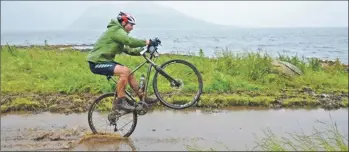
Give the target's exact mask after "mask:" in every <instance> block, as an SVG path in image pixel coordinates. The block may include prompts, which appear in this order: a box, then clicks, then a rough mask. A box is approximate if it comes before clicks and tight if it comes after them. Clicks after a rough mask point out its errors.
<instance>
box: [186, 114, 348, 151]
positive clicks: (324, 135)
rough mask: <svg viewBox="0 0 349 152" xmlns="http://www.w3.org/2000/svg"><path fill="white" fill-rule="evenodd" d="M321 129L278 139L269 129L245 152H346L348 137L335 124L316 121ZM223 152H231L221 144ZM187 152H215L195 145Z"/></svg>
mask: <svg viewBox="0 0 349 152" xmlns="http://www.w3.org/2000/svg"><path fill="white" fill-rule="evenodd" d="M318 122H319V123H320V124H321V125H322V127H313V131H312V132H310V133H305V132H304V131H303V130H302V131H300V132H292V133H288V135H289V136H288V137H285V136H284V137H280V136H278V135H276V134H275V133H273V132H272V131H271V130H270V129H269V128H268V129H267V130H264V131H263V133H264V136H263V137H262V138H261V139H258V138H257V140H256V143H257V145H256V146H255V147H254V148H252V149H246V150H247V151H261V150H262V151H348V136H345V135H343V133H341V132H340V131H339V130H338V128H337V124H336V123H334V122H333V121H332V120H331V121H329V122H321V121H318ZM223 146H224V148H225V150H228V151H232V150H231V149H230V148H228V147H227V146H225V145H224V144H223ZM186 148H187V150H188V151H217V150H215V149H213V148H210V149H202V148H200V147H199V146H197V145H195V146H193V145H186Z"/></svg>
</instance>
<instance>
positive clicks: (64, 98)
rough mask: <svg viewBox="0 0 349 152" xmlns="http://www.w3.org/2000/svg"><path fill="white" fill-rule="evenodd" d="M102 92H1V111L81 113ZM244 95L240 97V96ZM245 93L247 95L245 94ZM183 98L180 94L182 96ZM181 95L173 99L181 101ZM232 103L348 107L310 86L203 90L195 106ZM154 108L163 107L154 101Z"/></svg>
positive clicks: (339, 96)
mask: <svg viewBox="0 0 349 152" xmlns="http://www.w3.org/2000/svg"><path fill="white" fill-rule="evenodd" d="M100 95H101V94H89V93H83V94H74V95H69V94H62V93H52V94H33V93H21V94H13V93H12V94H10V93H8V94H2V96H1V101H0V104H1V113H8V112H14V111H32V112H36V113H39V112H46V111H49V112H53V113H66V114H68V113H82V112H87V111H88V109H89V106H90V105H91V103H92V102H93V100H94V99H96V98H97V97H98V96H100ZM241 97H243V98H241ZM245 97H246V98H245ZM181 98H183V97H181ZM181 98H178V99H173V100H177V101H174V102H180V100H181ZM184 99H185V97H184ZM231 106H251V107H267V108H272V109H279V108H301V109H302V108H306V109H308V108H324V109H329V110H330V109H338V108H343V107H348V94H347V93H345V92H342V93H333V94H319V93H316V92H315V91H313V90H312V89H311V88H303V89H298V90H282V91H281V93H278V94H263V93H258V92H236V93H231V94H202V96H201V99H200V101H199V102H198V104H197V105H196V107H200V108H209V109H210V108H226V107H231ZM153 107H154V108H163V106H162V105H161V103H157V104H156V105H154V106H153Z"/></svg>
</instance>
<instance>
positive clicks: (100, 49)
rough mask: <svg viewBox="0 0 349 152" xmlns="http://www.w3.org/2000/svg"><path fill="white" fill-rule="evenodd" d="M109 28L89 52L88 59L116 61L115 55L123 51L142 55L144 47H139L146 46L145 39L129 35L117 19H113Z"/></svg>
mask: <svg viewBox="0 0 349 152" xmlns="http://www.w3.org/2000/svg"><path fill="white" fill-rule="evenodd" d="M107 28H108V29H107V30H106V31H105V32H104V33H103V35H102V36H101V37H100V38H99V39H98V40H97V42H96V43H95V45H94V47H93V49H92V50H91V51H90V52H89V53H88V55H87V60H88V61H91V62H94V63H100V62H106V61H114V58H115V55H116V54H121V53H123V52H124V53H126V54H129V55H140V52H141V51H142V50H143V48H139V47H144V46H146V43H145V40H141V39H136V38H133V37H130V36H128V33H127V32H126V31H125V30H124V28H123V27H122V26H121V24H120V23H119V22H118V21H117V20H114V19H112V20H111V22H110V23H109V24H108V26H107Z"/></svg>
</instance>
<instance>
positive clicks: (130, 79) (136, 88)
mask: <svg viewBox="0 0 349 152" xmlns="http://www.w3.org/2000/svg"><path fill="white" fill-rule="evenodd" d="M128 83H130V86H131V88H132V90H133V91H134V92H135V93H136V95H137V96H138V98H139V100H142V96H143V94H141V92H139V86H138V82H137V79H136V77H135V76H134V74H131V75H129V76H128Z"/></svg>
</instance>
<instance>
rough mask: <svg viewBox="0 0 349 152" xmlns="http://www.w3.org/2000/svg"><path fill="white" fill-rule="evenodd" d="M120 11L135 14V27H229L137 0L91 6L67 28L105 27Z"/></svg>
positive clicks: (91, 28)
mask: <svg viewBox="0 0 349 152" xmlns="http://www.w3.org/2000/svg"><path fill="white" fill-rule="evenodd" d="M120 11H124V12H128V13H130V14H132V15H133V16H135V18H136V24H137V25H136V26H137V29H215V28H224V27H229V26H223V25H218V24H213V23H209V22H206V21H203V20H199V19H196V18H193V17H190V16H187V15H184V14H182V13H180V12H178V11H177V10H174V9H172V8H168V7H165V6H162V5H159V4H156V3H153V2H140V1H138V2H129V3H120V4H113V5H107V4H101V5H98V6H91V7H89V8H88V9H87V10H86V11H85V12H84V13H82V14H81V16H80V17H78V18H77V19H76V20H75V21H74V22H73V23H72V24H71V25H70V26H69V27H68V28H69V29H76V30H99V29H105V28H106V27H107V24H108V23H109V22H110V20H111V19H113V18H116V16H117V15H118V13H119V12H120Z"/></svg>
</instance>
